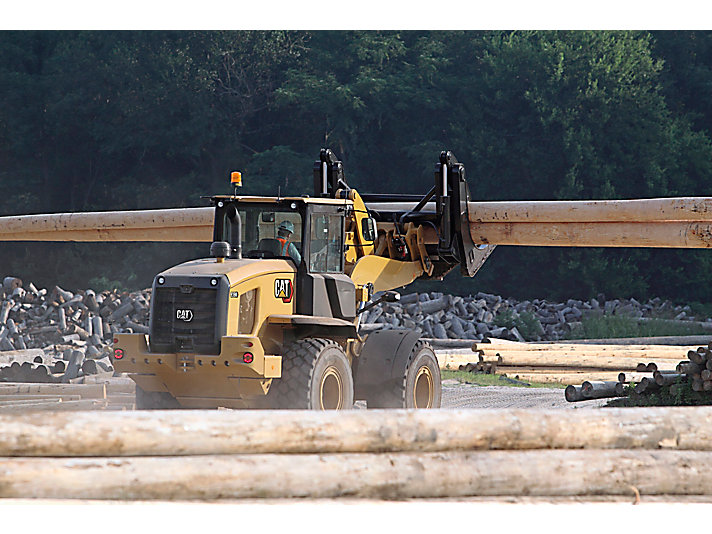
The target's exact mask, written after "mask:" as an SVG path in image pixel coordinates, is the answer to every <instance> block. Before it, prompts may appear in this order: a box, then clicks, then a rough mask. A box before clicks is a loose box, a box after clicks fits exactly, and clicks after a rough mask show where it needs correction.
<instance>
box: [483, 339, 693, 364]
mask: <svg viewBox="0 0 712 534" xmlns="http://www.w3.org/2000/svg"><path fill="white" fill-rule="evenodd" d="M698 347H699V345H645V344H641V345H637V344H636V345H618V344H616V343H613V342H611V343H596V344H577V343H574V342H573V340H567V341H565V342H560V341H557V342H547V343H520V342H516V341H512V342H510V343H508V344H504V345H492V346H489V345H488V344H486V343H477V344H476V348H477V349H481V350H484V351H485V354H492V353H496V352H501V353H504V352H512V351H513V352H521V351H538V352H545V351H556V352H561V351H566V352H569V353H571V354H590V353H591V352H605V353H610V354H631V355H634V354H638V353H640V352H649V353H656V354H671V355H676V356H677V357H679V358H680V359H683V358H686V357H687V356H686V355H687V351H688V350H697V348H698Z"/></svg>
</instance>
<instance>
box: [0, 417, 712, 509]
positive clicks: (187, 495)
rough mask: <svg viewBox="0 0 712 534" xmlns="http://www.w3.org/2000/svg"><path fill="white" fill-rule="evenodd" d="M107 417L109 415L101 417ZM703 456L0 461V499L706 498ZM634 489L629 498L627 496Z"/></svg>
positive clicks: (708, 484) (709, 487) (619, 453)
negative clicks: (638, 495) (522, 496)
mask: <svg viewBox="0 0 712 534" xmlns="http://www.w3.org/2000/svg"><path fill="white" fill-rule="evenodd" d="M107 415H108V414H107ZM710 462H712V452H707V451H674V450H668V451H629V450H608V451H591V450H583V451H578V450H564V451H562V450H537V451H475V452H440V453H382V454H307V455H300V456H297V457H295V456H294V455H288V454H267V455H232V456H188V457H176V458H146V457H139V458H121V459H118V458H82V459H72V460H67V459H65V458H13V459H5V460H2V459H0V497H3V498H54V499H67V498H68V499H96V498H101V499H119V500H120V499H131V500H150V499H160V500H188V499H240V498H294V497H301V498H336V497H349V498H354V497H357V498H375V499H407V498H445V497H468V496H508V495H518V496H519V495H529V496H590V495H630V496H633V495H634V493H635V490H637V492H639V493H640V494H641V495H712V471H711V470H708V469H704V468H701V467H704V466H706V465H709V464H710ZM634 489H635V490H634Z"/></svg>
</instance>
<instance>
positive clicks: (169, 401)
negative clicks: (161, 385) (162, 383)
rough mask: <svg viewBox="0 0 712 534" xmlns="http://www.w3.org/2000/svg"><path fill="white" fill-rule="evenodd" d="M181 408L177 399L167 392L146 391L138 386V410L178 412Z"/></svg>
mask: <svg viewBox="0 0 712 534" xmlns="http://www.w3.org/2000/svg"><path fill="white" fill-rule="evenodd" d="M180 407H181V406H180V404H178V401H177V400H176V398H175V397H174V396H173V395H171V394H170V393H168V392H167V391H144V390H143V389H141V388H140V387H138V386H136V409H137V410H176V409H178V408H180Z"/></svg>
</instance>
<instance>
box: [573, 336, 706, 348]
mask: <svg viewBox="0 0 712 534" xmlns="http://www.w3.org/2000/svg"><path fill="white" fill-rule="evenodd" d="M710 341H712V335H706V336H705V335H700V336H654V337H618V338H610V339H570V340H567V343H574V344H576V345H600V344H602V343H610V344H612V345H644V344H650V345H678V346H691V345H707V344H708V343H709V342H710Z"/></svg>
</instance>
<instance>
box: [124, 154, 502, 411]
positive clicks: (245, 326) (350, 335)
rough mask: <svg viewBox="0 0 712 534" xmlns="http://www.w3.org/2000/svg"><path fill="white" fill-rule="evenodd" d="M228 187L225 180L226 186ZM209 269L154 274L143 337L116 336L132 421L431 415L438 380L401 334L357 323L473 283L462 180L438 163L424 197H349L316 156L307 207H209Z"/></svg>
mask: <svg viewBox="0 0 712 534" xmlns="http://www.w3.org/2000/svg"><path fill="white" fill-rule="evenodd" d="M240 179H241V178H240V177H239V176H238V177H235V178H234V181H238V180H240ZM210 201H211V202H212V204H213V205H214V207H215V220H214V229H213V243H212V245H211V247H210V258H206V259H198V260H194V261H189V262H187V263H183V264H180V265H177V266H175V267H172V268H170V269H168V270H166V271H164V272H162V273H160V274H158V275H157V276H156V277H155V279H154V282H153V289H152V299H151V315H150V327H149V334H148V335H145V334H117V335H116V336H115V339H114V355H113V363H114V367H115V369H116V370H117V371H119V372H125V373H129V374H130V376H131V378H132V379H133V380H134V381H135V382H136V386H137V387H136V404H137V408H143V409H156V408H215V407H221V406H222V407H228V408H279V409H293V408H295V409H315V410H326V409H350V408H352V407H353V405H354V401H356V400H365V401H366V402H367V406H368V408H438V407H439V406H440V399H441V385H440V370H439V367H438V361H437V359H436V357H435V353H434V352H433V349H432V348H431V347H430V345H429V344H428V343H427V342H425V341H423V340H421V339H420V334H419V333H418V332H415V331H411V330H378V331H375V332H373V333H371V334H369V335H368V336H363V337H362V336H360V335H359V334H358V326H359V317H360V314H361V313H363V312H364V311H366V310H368V309H370V308H371V307H373V306H375V305H376V304H378V303H379V302H383V301H391V302H392V301H394V300H397V299H398V298H399V296H398V294H397V293H395V292H393V291H391V290H393V289H396V288H400V287H403V286H406V285H408V284H410V283H411V282H413V281H414V280H416V279H442V277H443V276H444V275H445V274H446V273H448V272H449V271H450V270H452V269H453V268H455V267H456V266H460V268H461V271H462V273H463V274H464V275H467V276H473V275H474V274H475V273H476V272H477V270H478V269H479V268H480V266H481V265H482V263H484V261H485V260H486V258H487V256H488V255H489V254H490V253H491V252H492V250H493V248H494V247H493V246H488V245H476V244H475V243H473V242H472V240H471V238H470V234H469V231H468V228H469V227H468V213H467V209H468V204H467V203H468V201H469V191H468V188H467V183H466V181H465V170H464V167H463V165H462V164H460V163H458V162H457V160H456V159H455V157H454V156H453V155H452V153H451V152H443V153H441V154H440V158H439V161H438V162H437V164H436V167H435V185H434V186H433V187H432V189H431V190H430V191H429V192H428V193H427V194H426V195H424V196H416V195H359V193H358V192H357V191H356V190H355V189H353V188H351V187H349V185H348V184H347V183H346V180H345V179H344V171H343V165H342V163H341V162H340V161H338V160H337V158H336V157H335V155H334V153H333V152H332V151H331V150H329V149H322V150H321V153H320V157H319V160H318V161H316V162H315V164H314V196H304V197H250V196H238V195H237V194H235V195H226V196H214V197H211V198H210Z"/></svg>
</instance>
